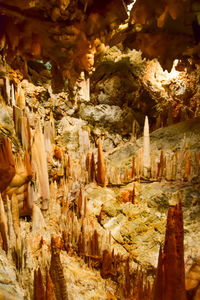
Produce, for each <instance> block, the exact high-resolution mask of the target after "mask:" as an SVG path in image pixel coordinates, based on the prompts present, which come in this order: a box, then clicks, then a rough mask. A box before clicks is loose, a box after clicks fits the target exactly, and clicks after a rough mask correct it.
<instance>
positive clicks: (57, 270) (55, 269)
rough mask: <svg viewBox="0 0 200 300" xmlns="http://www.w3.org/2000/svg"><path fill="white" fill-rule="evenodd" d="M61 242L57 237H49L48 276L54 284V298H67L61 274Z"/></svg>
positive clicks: (66, 299) (65, 299) (64, 299)
mask: <svg viewBox="0 0 200 300" xmlns="http://www.w3.org/2000/svg"><path fill="white" fill-rule="evenodd" d="M60 250H61V244H60V239H59V237H52V238H51V265H50V270H49V273H50V276H51V279H52V282H53V284H54V292H55V296H56V300H68V294H67V288H66V281H65V278H64V274H63V267H62V264H61V261H60Z"/></svg>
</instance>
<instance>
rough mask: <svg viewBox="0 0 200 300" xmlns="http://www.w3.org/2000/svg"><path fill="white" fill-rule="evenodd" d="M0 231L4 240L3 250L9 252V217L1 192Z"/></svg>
mask: <svg viewBox="0 0 200 300" xmlns="http://www.w3.org/2000/svg"><path fill="white" fill-rule="evenodd" d="M0 233H1V237H2V240H3V250H4V251H5V252H6V253H7V252H8V227H7V218H6V214H5V210H4V205H3V200H2V198H1V194H0Z"/></svg>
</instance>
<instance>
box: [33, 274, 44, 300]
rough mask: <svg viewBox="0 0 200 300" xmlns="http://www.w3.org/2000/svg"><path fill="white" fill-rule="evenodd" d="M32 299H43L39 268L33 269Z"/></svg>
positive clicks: (42, 285)
mask: <svg viewBox="0 0 200 300" xmlns="http://www.w3.org/2000/svg"><path fill="white" fill-rule="evenodd" d="M33 299H34V300H45V289H44V282H43V276H42V273H41V270H40V268H39V269H38V270H37V271H36V270H35V271H34V298H33Z"/></svg>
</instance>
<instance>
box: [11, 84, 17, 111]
mask: <svg viewBox="0 0 200 300" xmlns="http://www.w3.org/2000/svg"><path fill="white" fill-rule="evenodd" d="M11 103H12V106H14V105H16V101H15V88H14V84H13V83H12V85H11Z"/></svg>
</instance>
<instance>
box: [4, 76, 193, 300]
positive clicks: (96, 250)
mask: <svg viewBox="0 0 200 300" xmlns="http://www.w3.org/2000/svg"><path fill="white" fill-rule="evenodd" d="M6 90H7V102H8V103H7V104H9V105H11V106H12V108H13V119H14V129H15V133H16V136H17V138H16V139H13V136H9V138H8V137H6V134H5V132H6V131H5V129H4V127H3V126H1V132H3V134H4V136H2V137H1V144H0V179H1V180H0V192H1V197H0V237H1V238H0V244H1V247H2V248H3V250H5V252H6V253H8V254H9V251H11V253H12V258H13V261H14V262H15V265H16V268H17V270H22V269H23V268H24V267H25V266H24V265H25V263H24V257H25V254H24V249H25V248H26V246H25V244H24V240H23V239H22V238H21V229H20V221H19V217H20V216H32V219H33V220H32V221H33V222H32V223H33V225H32V226H33V228H35V227H37V226H38V228H40V226H41V224H38V220H39V217H38V216H39V214H41V211H40V209H39V207H40V208H41V209H42V211H43V212H44V215H45V214H47V212H48V210H49V209H50V208H51V212H54V208H55V206H56V205H58V206H59V208H60V211H61V216H60V220H59V222H58V221H55V219H56V216H54V215H53V213H52V215H50V216H49V222H50V223H52V224H53V226H54V227H55V230H57V229H58V235H55V236H53V237H52V238H51V261H50V264H49V265H48V264H46V265H45V266H44V265H41V266H40V267H39V268H38V267H36V268H35V272H34V287H33V293H32V294H33V298H34V300H36V299H57V300H60V299H63V300H64V299H68V292H67V282H66V281H65V278H64V271H63V266H62V263H61V259H60V251H61V250H62V251H66V253H68V255H71V256H78V257H81V258H82V260H83V263H85V264H86V265H88V267H89V268H92V269H97V270H100V274H101V276H102V278H103V279H108V278H111V279H112V280H113V281H115V282H116V284H117V285H118V291H117V296H119V297H120V299H138V300H141V299H144V300H145V299H155V300H158V299H163V300H173V299H174V300H175V299H178V298H180V299H185V297H186V292H185V283H184V255H183V220H182V210H181V205H180V204H179V205H177V206H175V207H170V209H169V213H168V220H167V230H166V238H165V245H164V249H163V251H162V250H160V255H159V262H158V269H157V276H156V279H155V283H154V285H153V287H152V285H150V283H149V282H148V280H147V277H146V275H145V272H143V271H142V270H141V269H138V270H135V271H133V270H132V269H131V264H130V263H129V262H130V261H131V257H122V256H120V255H118V254H117V255H116V254H115V253H114V251H113V250H112V247H111V234H110V233H109V232H108V234H107V235H105V234H102V233H99V232H98V231H97V229H96V228H95V226H94V224H93V221H92V220H91V219H90V218H89V216H88V210H87V198H86V197H85V196H84V186H85V185H86V184H88V183H92V182H93V183H97V184H98V185H101V186H102V187H105V186H106V185H107V184H108V183H109V179H108V177H109V176H108V173H109V172H108V170H106V168H107V167H106V164H105V161H104V155H103V150H102V144H101V138H99V141H98V151H97V163H96V152H95V151H96V150H95V149H93V150H92V151H89V152H88V148H89V145H90V143H89V136H88V133H87V134H84V135H83V137H82V140H83V143H84V145H85V144H86V145H88V147H85V148H84V151H83V153H81V157H80V158H79V157H78V158H77V157H75V158H74V157H73V156H72V155H69V153H68V152H67V150H65V149H62V148H60V147H58V145H55V129H54V120H53V117H52V115H50V118H49V120H48V121H43V125H44V126H43V127H44V130H42V124H41V121H40V119H35V120H30V112H29V110H28V109H27V107H26V104H25V99H24V97H23V96H22V94H23V93H22V91H21V89H20V87H19V91H18V93H17V94H16V93H14V90H13V86H12V88H10V85H9V82H7V83H6ZM31 123H32V124H34V125H35V128H33V126H31ZM80 134H81V133H80ZM10 140H11V141H10ZM11 143H12V144H14V148H15V150H13V151H12V144H11ZM16 149H17V150H16ZM16 152H17V153H16ZM185 157H187V159H186V167H185V171H184V172H185V178H187V179H189V175H190V172H191V167H190V159H189V158H188V156H187V155H186V156H185ZM138 165H139V167H137V166H138ZM166 168H167V166H166V162H165V158H164V154H163V152H161V155H160V161H159V162H158V164H157V170H156V176H157V177H156V178H157V179H158V178H161V177H162V176H164V173H165V172H166ZM137 169H138V171H136V170H137ZM152 170H153V168H152V162H151V154H150V140H149V129H148V120H147V118H146V122H145V129H144V147H143V158H142V156H140V157H139V158H138V162H137V159H136V167H135V159H133V166H132V170H131V174H130V176H131V178H132V179H134V178H135V179H137V176H138V177H140V176H143V177H144V178H145V179H149V178H151V176H152V175H151V174H153V171H152ZM140 172H141V173H140ZM106 173H107V175H106ZM119 179H120V178H119ZM122 181H123V179H122ZM75 182H79V186H80V190H79V193H78V195H77V196H74V201H69V199H68V195H69V192H70V191H73V184H74V183H75ZM59 191H62V193H61V197H60V195H58V194H59ZM59 197H60V198H59ZM58 199H59V200H58ZM129 201H130V202H132V204H134V203H135V185H134V184H133V191H132V194H131V195H130V197H129ZM32 212H33V215H32ZM99 218H100V219H101V214H100V216H99ZM40 219H41V218H40ZM44 244H45V241H44V240H43V238H41V242H40V247H41V249H42V247H43V245H44ZM49 246H50V245H49Z"/></svg>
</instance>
